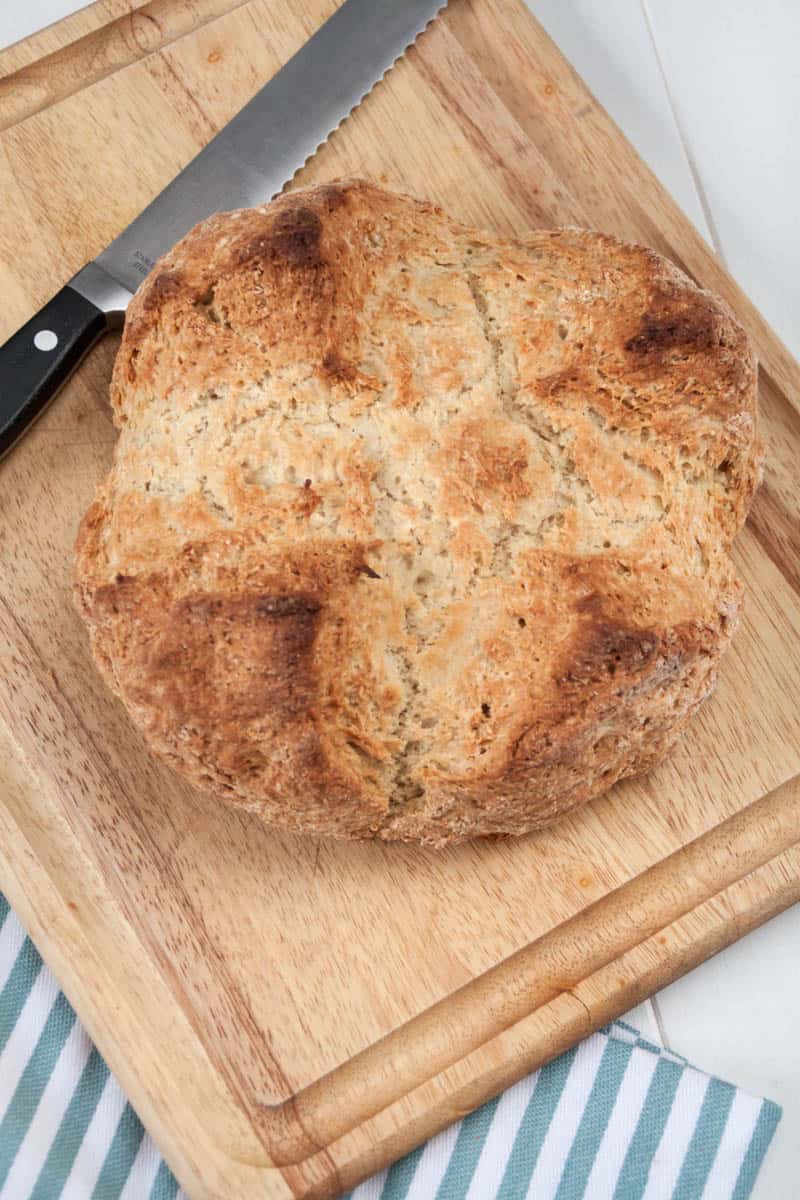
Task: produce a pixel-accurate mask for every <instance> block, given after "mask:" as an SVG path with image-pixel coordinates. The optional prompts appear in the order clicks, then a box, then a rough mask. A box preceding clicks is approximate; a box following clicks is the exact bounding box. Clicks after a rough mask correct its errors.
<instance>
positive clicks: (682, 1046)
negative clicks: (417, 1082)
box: [0, 0, 800, 1200]
mask: <svg viewBox="0 0 800 1200" xmlns="http://www.w3.org/2000/svg"><path fill="white" fill-rule="evenodd" d="M528 3H529V5H530V7H531V9H532V10H533V12H534V13H535V14H536V16H537V17H538V18H539V20H540V21H542V23H543V24H544V26H545V28H546V29H547V31H548V32H549V34H550V35H551V37H552V38H553V39H554V40H555V41H556V43H557V44H558V45H559V46H560V48H561V49H562V51H563V52H564V53H565V54H566V56H567V57H568V58H569V59H570V61H571V62H572V63H573V65H574V66H575V67H576V68H577V70H578V71H579V72H580V73H581V75H582V76H583V78H584V79H585V80H586V82H587V83H588V85H589V87H590V88H591V89H592V91H593V92H594V93H595V95H596V96H597V97H598V99H599V100H600V101H601V102H602V103H603V104H604V105H605V107H606V108H607V109H608V111H609V112H610V113H611V115H612V116H613V117H614V119H615V120H616V121H617V123H618V124H619V125H620V127H621V128H622V129H623V131H624V132H625V133H626V135H627V136H628V137H629V138H630V140H631V141H632V142H633V144H634V145H635V146H636V148H637V149H638V151H639V153H640V154H641V155H642V156H643V157H644V159H645V160H646V161H647V163H648V164H649V165H650V167H651V168H652V169H653V170H654V171H655V173H656V174H657V175H658V176H659V178H660V179H661V180H662V182H663V183H664V184H665V185H666V186H667V187H668V188H669V190H670V191H671V193H672V194H673V196H674V197H675V198H676V200H677V201H678V202H679V204H680V205H681V206H682V208H683V209H684V211H685V212H686V213H687V215H688V216H689V217H690V218H691V219H692V221H694V223H695V225H696V226H697V228H698V229H699V230H700V232H701V233H702V234H703V235H704V237H705V238H706V239H707V240H708V242H709V243H710V244H711V245H712V246H713V247H714V249H715V250H716V252H717V253H718V254H719V255H720V257H721V258H722V259H723V261H724V262H725V263H726V265H727V266H728V268H729V269H730V271H731V272H732V273H733V274H734V275H735V276H736V278H737V279H738V281H739V282H740V283H741V284H742V286H743V287H744V288H745V290H746V291H747V292H748V293H749V294H750V296H751V297H752V298H753V300H755V302H756V304H757V305H758V306H759V307H760V309H761V311H762V312H763V313H764V315H765V316H766V317H767V318H768V320H769V321H771V323H772V325H773V326H774V328H775V329H776V331H777V332H778V334H779V335H780V336H781V337H782V338H783V339H784V341H785V342H786V343H787V345H788V346H789V348H790V349H791V350H792V351H793V352H794V353H795V354H796V355H798V356H800V200H799V199H798V197H799V196H800V68H798V46H800V3H798V2H797V0H758V2H757V3H756V2H755V0H528ZM82 6H83V5H82V3H81V0H27V2H26V3H24V4H23V3H21V2H20V0H0V47H2V46H5V45H9V44H10V43H12V42H14V41H17V40H18V39H19V38H22V37H26V36H27V35H28V34H30V33H32V32H34V31H35V30H36V29H40V28H41V27H42V26H44V25H47V24H49V23H50V22H51V21H56V20H58V19H59V18H61V17H63V16H66V15H67V14H68V13H71V12H75V11H76V10H77V9H79V8H81V7H82ZM799 469H800V467H799ZM629 1019H630V1020H631V1022H632V1023H634V1024H636V1025H637V1026H638V1027H639V1028H640V1029H642V1031H643V1032H648V1033H649V1035H650V1036H651V1037H653V1038H654V1039H656V1040H658V1041H660V1042H662V1043H664V1044H665V1045H668V1046H670V1047H672V1048H673V1049H675V1050H677V1051H678V1052H679V1053H681V1054H684V1055H686V1057H687V1058H689V1059H690V1060H691V1061H692V1062H694V1063H696V1064H697V1066H699V1067H701V1068H703V1069H705V1070H707V1071H710V1072H712V1073H714V1074H717V1075H719V1076H721V1077H722V1078H724V1079H729V1080H730V1081H731V1082H733V1083H736V1084H739V1085H741V1086H742V1087H745V1088H747V1089H749V1090H751V1091H753V1092H755V1093H758V1094H760V1095H764V1096H768V1097H770V1099H773V1100H777V1101H778V1102H779V1103H780V1104H782V1105H783V1106H784V1118H783V1121H782V1122H781V1125H780V1126H779V1129H778V1133H777V1135H776V1139H775V1142H774V1143H773V1146H772V1148H771V1150H770V1152H769V1154H768V1155H767V1159H766V1162H765V1164H764V1167H763V1169H762V1172H761V1175H760V1177H759V1180H758V1184H757V1186H756V1189H755V1191H754V1193H753V1196H754V1200H793V1198H794V1197H796V1196H797V1195H798V1194H800V1028H799V1026H800V905H799V906H797V907H796V908H794V909H791V910H790V911H788V912H786V913H784V914H782V915H781V916H780V917H777V918H776V919H775V920H773V921H771V922H769V924H768V925H766V926H763V927H762V928H761V929H759V930H756V932H755V933H751V934H749V935H748V936H747V937H746V938H743V939H742V940H741V941H740V942H738V943H737V944H736V945H735V946H732V947H730V948H729V949H728V950H726V951H724V952H723V953H722V954H719V955H717V957H716V958H714V959H712V960H710V961H709V962H707V963H704V964H703V966H701V967H698V968H697V969H696V970H695V971H692V972H691V974H690V975H687V976H686V977H685V978H684V979H681V980H679V981H678V982H677V983H674V984H673V985H672V986H671V987H668V988H666V989H665V990H664V991H663V992H661V993H659V995H658V996H657V997H655V998H654V999H653V1000H652V1001H649V1002H648V1003H647V1004H645V1005H641V1006H640V1007H639V1008H638V1009H636V1010H635V1012H634V1013H632V1014H631V1015H630V1017H629Z"/></svg>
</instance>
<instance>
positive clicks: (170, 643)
mask: <svg viewBox="0 0 800 1200" xmlns="http://www.w3.org/2000/svg"><path fill="white" fill-rule="evenodd" d="M112 405H113V409H114V414H115V420H116V422H117V424H118V425H119V427H120V430H121V432H120V438H119V442H118V445H117V449H116V454H115V462H114V466H113V469H112V471H111V473H110V475H109V477H108V479H107V480H106V482H105V483H104V484H103V486H102V487H101V488H100V491H99V493H98V496H97V498H96V500H95V502H94V504H93V505H92V506H91V507H90V509H89V511H88V512H87V514H86V517H85V518H84V522H83V524H82V527H81V531H80V533H79V537H78V545H77V562H76V596H77V599H78V603H79V606H80V608H81V611H82V613H83V615H84V617H85V619H86V622H87V625H88V627H89V630H90V634H91V637H92V644H93V649H94V653H95V656H96V658H97V660H98V663H99V665H100V667H101V669H102V670H103V672H104V674H105V676H106V678H107V679H108V681H109V683H110V685H111V686H112V688H113V689H114V690H115V692H116V693H117V694H118V695H119V696H120V698H121V699H122V700H123V702H124V703H125V705H126V706H127V708H128V709H129V711H130V712H131V714H132V716H133V719H134V720H135V721H136V723H137V724H138V725H139V726H140V727H141V728H142V729H143V731H144V733H145V736H146V737H147V738H148V741H149V742H150V744H151V745H152V746H153V747H154V748H155V749H156V750H157V751H158V752H159V753H161V754H162V755H164V756H165V757H166V758H167V759H168V760H169V761H170V762H172V763H173V764H174V765H175V767H176V768H177V769H179V770H180V771H182V772H183V774H185V775H186V776H187V777H188V778H189V779H190V780H191V781H192V782H193V783H195V784H197V785H198V786H202V787H208V788H211V789H212V790H215V791H216V792H218V793H219V794H220V795H221V796H223V797H224V798H225V799H228V800H231V801H232V802H234V803H237V804H242V805H245V806H247V807H249V808H251V809H254V810H255V811H257V812H259V813H260V814H261V815H262V816H263V817H264V819H265V820H267V821H269V822H272V823H275V824H281V825H285V826H288V827H291V828H294V829H304V830H309V831H311V832H316V833H326V834H335V835H338V836H366V835H375V836H380V837H387V838H392V837H402V838H408V839H412V840H421V841H427V842H432V843H437V844H441V843H444V842H446V841H451V840H455V839H460V838H465V837H470V836H475V835H477V834H484V833H521V832H524V831H526V830H528V829H532V828H536V827H538V826H540V825H542V824H544V823H546V822H547V821H550V820H552V819H554V818H555V817H557V816H558V815H559V814H560V813H562V812H565V811H567V810H568V809H569V808H571V807H573V806H574V805H576V804H580V803H582V802H584V801H585V800H587V799H589V798H591V797H592V796H595V795H598V794H599V793H601V792H603V791H605V790H606V789H607V788H608V787H610V786H611V785H612V784H613V783H614V782H615V781H616V780H617V779H618V778H620V777H622V776H624V775H631V774H634V773H636V772H638V771H641V770H644V769H646V768H647V767H649V766H650V765H652V764H653V763H654V762H657V761H658V760H659V759H660V758H661V757H663V755H664V754H665V753H666V751H667V750H668V749H669V747H670V746H671V745H672V743H673V742H674V740H675V738H676V737H677V736H678V734H679V733H680V731H681V729H682V728H683V727H684V725H685V723H686V721H687V719H688V717H689V715H690V714H691V712H692V711H693V710H694V709H695V708H696V707H697V705H698V704H699V703H700V702H701V701H702V699H703V698H704V697H705V696H706V695H707V694H708V692H709V691H710V689H711V688H712V686H713V683H714V680H715V675H716V669H717V664H718V661H719V657H720V654H721V653H722V650H723V649H724V647H725V645H726V644H727V641H728V639H729V637H730V635H731V632H732V630H733V628H734V626H735V623H736V617H737V613H738V608H739V586H738V584H737V582H736V580H735V577H734V574H733V571H732V568H731V565H730V561H729V558H728V553H727V552H728V548H729V545H730V542H731V540H732V539H733V537H734V536H735V534H736V533H737V531H738V529H739V528H740V527H741V525H742V523H743V521H744V518H745V516H746V513H747V509H748V506H749V503H750V500H751V498H752V494H753V491H754V489H755V486H756V483H757V475H758V462H759V446H758V438H757V432H756V389H755V364H754V361H753V356H752V353H751V351H750V349H749V347H748V344H747V341H746V338H745V335H744V333H743V331H742V330H741V328H740V326H739V325H738V324H737V323H736V321H735V320H734V318H733V317H732V315H731V314H730V313H729V312H728V311H727V309H726V308H725V307H724V306H723V305H722V303H721V302H720V301H718V300H716V299H715V298H713V297H712V296H710V295H709V294H708V293H706V292H703V291H701V290H699V289H698V288H696V287H695V286H694V285H693V284H692V283H691V282H690V281H689V280H688V279H686V278H685V276H683V275H682V274H681V273H680V272H679V271H677V269H676V268H674V267H673V266H671V265H670V264H669V263H667V262H666V261H665V260H664V259H662V258H660V257H659V256H658V255H656V254H654V253H653V252H652V251H650V250H646V249H644V248H643V247H640V246H629V245H625V244H623V243H620V242H618V241H616V240H614V239H612V238H609V237H605V236H603V235H600V234H595V233H588V232H586V231H582V230H555V231H547V232H539V233H534V234H531V235H530V236H529V237H527V238H525V239H524V240H522V241H502V240H499V239H494V238H491V237H489V236H487V235H484V234H481V233H478V232H476V231H474V230H470V229H466V228H464V227H462V226H459V225H457V224H456V223H455V222H453V221H451V220H450V219H449V218H448V217H447V216H446V215H445V214H443V213H442V212H441V211H440V210H438V209H436V208H434V207H433V206H431V205H429V204H424V203H420V202H418V201H414V200H411V199H409V198H407V197H403V196H396V195H393V194H391V193H388V192H385V191H383V190H381V189H380V188H377V187H374V186H373V185H371V184H368V183H363V182H340V183H335V184H328V185H326V186H324V187H320V188H315V189H311V190H307V191H304V192H295V193H291V194H289V195H287V196H285V197H282V198H280V199H279V200H277V201H275V202H273V203H272V204H270V205H268V206H266V207H264V208H261V209H255V210H248V211H242V212H239V213H232V214H226V215H220V216H216V217H212V218H210V219H209V220H208V221H206V222H204V223H203V224H202V225H200V226H198V227H197V229H195V230H194V231H193V232H192V233H190V234H189V235H188V236H187V237H186V238H185V239H184V240H183V241H182V242H180V243H179V244H178V245H177V246H176V247H175V249H174V250H173V251H172V252H171V253H170V254H169V255H167V256H166V258H164V259H163V260H162V261H161V262H160V263H159V264H157V266H156V268H155V269H154V271H153V272H152V273H151V275H150V277H149V278H148V280H147V281H146V282H145V283H144V284H143V286H142V288H141V289H140V291H139V292H138V294H137V296H136V297H135V298H134V301H133V303H132V305H131V309H130V312H129V316H128V321H127V324H126V328H125V334H124V337H123V341H122V346H121V348H120V352H119V355H118V358H117V363H116V367H115V371H114V379H113V384H112Z"/></svg>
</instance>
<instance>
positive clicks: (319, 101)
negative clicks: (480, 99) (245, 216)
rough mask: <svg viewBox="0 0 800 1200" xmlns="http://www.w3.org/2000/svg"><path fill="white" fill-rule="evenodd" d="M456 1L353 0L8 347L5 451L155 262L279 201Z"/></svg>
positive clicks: (2, 384)
mask: <svg viewBox="0 0 800 1200" xmlns="http://www.w3.org/2000/svg"><path fill="white" fill-rule="evenodd" d="M446 3H447V0H344V3H343V4H341V5H340V7H339V8H337V9H336V11H335V12H334V13H333V15H332V16H331V17H330V18H329V19H328V20H327V21H326V22H325V24H324V25H322V26H321V27H320V28H319V29H318V30H317V32H316V33H315V34H314V35H313V36H312V37H311V38H310V39H309V40H308V41H307V42H306V43H305V44H304V45H303V46H302V47H301V48H300V50H298V51H297V53H296V54H295V55H294V57H293V58H291V59H289V61H288V62H287V63H286V64H285V65H284V66H283V67H282V68H281V69H280V70H279V71H278V72H277V74H276V75H274V76H273V77H272V79H271V80H270V81H269V82H268V83H267V84H266V85H265V86H264V87H263V88H261V90H260V91H259V92H257V94H256V95H255V96H254V97H253V99H252V100H250V101H249V102H248V103H247V104H246V105H245V106H244V108H243V109H241V111H240V112H239V113H238V114H237V115H236V116H235V117H234V118H233V119H232V120H231V121H230V122H229V123H228V124H227V125H226V126H225V127H224V128H223V129H221V130H220V132H219V133H218V134H217V135H216V136H215V137H214V138H213V139H212V140H211V141H210V142H209V143H208V144H207V145H206V146H205V147H204V148H203V149H202V150H201V151H200V152H199V154H197V155H196V157H195V158H193V159H192V160H191V162H190V163H189V164H188V165H187V166H186V167H185V168H184V170H183V171H181V172H180V174H179V175H177V176H176V177H175V179H173V180H172V182H171V183H169V184H168V185H167V186H166V187H165V188H164V190H163V191H162V192H161V193H160V194H159V195H158V196H156V198H155V199H154V200H153V201H152V202H151V203H150V204H149V205H148V206H147V208H145V209H144V211H143V212H142V213H141V214H140V215H139V216H138V217H136V218H135V220H133V221H132V222H131V224H130V225H129V226H128V227H127V229H124V230H123V231H122V233H120V234H119V236H118V237H116V238H114V240H113V242H111V243H110V245H108V246H107V247H106V249H105V250H103V251H102V252H101V253H100V254H99V255H98V256H97V258H96V259H94V261H93V262H91V263H88V264H87V265H86V266H85V267H83V268H82V270H80V271H79V272H78V273H77V274H76V275H74V276H73V277H72V279H70V280H69V282H68V283H67V284H66V285H65V286H64V287H63V288H62V289H61V291H60V292H59V293H58V294H57V295H56V296H54V297H53V299H52V300H51V301H49V302H48V303H47V304H45V306H44V307H43V308H42V309H41V310H40V311H39V312H38V313H37V314H36V315H35V316H34V317H32V318H31V320H30V321H28V322H27V323H26V324H25V325H24V326H23V327H22V328H21V329H20V330H18V332H17V333H15V334H13V335H12V337H11V338H10V339H9V340H8V341H7V342H6V343H5V345H4V346H3V347H2V348H0V456H2V455H3V454H4V453H6V452H7V451H8V450H9V449H10V448H11V446H12V445H14V443H15V442H16V441H17V440H18V439H19V438H20V437H21V436H22V434H23V433H24V432H25V431H26V430H27V429H28V427H29V426H30V425H31V423H32V422H33V421H34V420H35V419H36V417H37V416H39V414H40V413H41V412H42V411H43V410H44V408H45V407H46V406H47V404H48V403H49V402H50V401H51V400H52V399H53V397H54V395H55V394H56V392H57V391H58V389H59V388H60V387H61V385H62V384H63V383H64V382H65V381H66V379H67V378H68V377H69V375H70V374H71V373H72V371H73V370H74V369H75V367H76V366H77V364H78V363H79V362H80V360H81V358H82V357H83V356H84V354H85V353H86V352H87V350H88V349H89V348H90V347H91V346H92V345H93V344H94V343H95V341H96V340H97V339H98V338H99V337H100V336H101V335H102V334H103V333H104V332H105V331H106V330H107V329H109V328H113V327H115V326H118V325H119V324H120V323H121V321H122V319H123V317H124V312H125V309H126V307H127V304H128V301H129V300H130V298H131V296H132V294H133V292H135V290H136V288H137V287H138V286H139V284H140V283H141V281H142V279H143V278H144V277H145V276H146V275H147V274H148V272H149V271H150V269H151V267H152V266H153V263H154V262H155V261H156V259H158V258H159V257H160V256H161V255H162V254H163V253H164V252H165V251H166V250H168V249H169V248H170V247H171V246H172V245H173V244H174V243H175V242H176V241H177V240H178V239H179V238H180V237H182V236H183V235H184V234H185V233H186V232H187V231H188V230H189V229H191V228H192V226H193V225H195V224H197V222H198V221H201V220H203V218H205V217H207V216H209V215H210V214H211V213H214V212H220V211H224V210H226V209H231V208H241V207H247V206H249V205H255V204H263V203H265V202H266V201H267V200H270V199H272V197H273V196H275V195H277V194H278V192H280V191H281V190H282V188H283V187H284V186H285V185H286V184H287V183H288V182H289V181H290V180H291V179H292V177H293V176H294V175H295V173H296V172H297V171H298V170H299V169H300V167H302V166H303V165H304V164H305V163H306V162H307V161H308V159H309V158H310V157H311V156H312V155H313V154H314V153H315V152H316V150H317V149H318V148H319V147H320V145H322V143H323V142H325V141H326V139H327V138H328V137H329V136H330V134H331V133H332V132H333V130H335V129H336V128H337V127H338V126H339V125H340V124H341V122H342V121H343V120H344V119H345V118H346V117H347V116H348V115H349V114H350V113H351V112H352V111H353V109H354V108H356V107H357V106H358V105H359V104H360V103H361V101H362V100H363V99H364V97H365V96H366V95H367V94H368V93H369V92H370V91H371V90H372V88H373V87H374V86H375V84H376V83H377V82H378V81H379V80H380V79H382V78H383V76H384V75H385V74H386V72H387V71H388V70H389V69H390V68H391V67H392V66H393V65H394V64H395V62H397V60H398V58H400V57H401V56H402V55H403V54H404V52H405V51H406V50H407V49H408V47H409V46H410V45H412V44H413V42H414V41H415V40H416V38H417V37H418V36H419V34H420V33H421V32H422V31H423V30H424V29H425V28H426V26H427V25H428V24H429V23H430V22H431V21H432V20H433V18H434V17H435V16H436V15H437V14H438V13H439V12H440V11H441V10H442V9H443V8H444V7H445V6H446Z"/></svg>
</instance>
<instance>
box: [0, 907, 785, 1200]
mask: <svg viewBox="0 0 800 1200" xmlns="http://www.w3.org/2000/svg"><path fill="white" fill-rule="evenodd" d="M779 1119H780V1109H779V1108H778V1106H777V1105H775V1104H773V1103H771V1101H769V1100H760V1099H757V1098H755V1097H753V1096H749V1095H747V1094H746V1093H745V1092H742V1091H739V1090H738V1089H737V1088H735V1087H733V1086H732V1085H731V1084H729V1083H723V1082H722V1081H721V1080H719V1079H714V1078H712V1077H711V1076H708V1075H704V1074H703V1073H702V1072H701V1071H698V1070H696V1069H695V1068H694V1067H691V1066H689V1064H688V1063H687V1062H686V1060H685V1059H683V1058H679V1057H678V1056H677V1055H675V1054H672V1053H671V1052H669V1051H666V1050H663V1049H662V1048H661V1047H659V1046H654V1045H653V1044H651V1043H649V1042H646V1041H644V1040H643V1039H642V1038H640V1037H639V1036H638V1034H637V1033H636V1031H635V1030H633V1029H631V1028H630V1026H628V1025H625V1024H623V1023H621V1022H617V1023H616V1024H615V1025H612V1026H610V1027H609V1028H607V1029H605V1030H603V1031H602V1032H601V1033H597V1034H595V1035H594V1036H593V1037H590V1038H588V1039H587V1040H586V1041H585V1042H582V1043H581V1044H580V1045H579V1046H577V1047H576V1048H575V1049H574V1050H570V1051H569V1052H568V1053H567V1054H563V1055H562V1056H561V1057H560V1058H558V1059H556V1060H555V1061H554V1062H552V1063H550V1064H549V1065H548V1066H546V1067H543V1068H542V1069H541V1070H540V1071H537V1072H536V1073H535V1074H533V1075H531V1076H529V1077H528V1078H526V1079H523V1080H522V1081H521V1082H520V1083H518V1084H516V1085H515V1086H514V1087H512V1088H510V1089H509V1091H507V1092H504V1093H503V1095H502V1096H500V1097H499V1098H498V1099H496V1100H492V1101H491V1102H490V1103H488V1104H485V1105H484V1106H483V1108H480V1109H478V1110H477V1112H474V1113H472V1114H471V1116H469V1117H466V1118H465V1119H464V1120H463V1121H461V1122H460V1123H459V1124H458V1125H455V1126H453V1127H452V1128H451V1129H447V1130H445V1131H444V1132H443V1133H441V1134H439V1136H438V1137H435V1138H433V1139H432V1140H431V1141H430V1142H428V1143H427V1144H426V1145H425V1146H422V1147H420V1149H418V1150H415V1151H414V1152H413V1153H412V1154H409V1155H407V1156H406V1158H404V1159H402V1160H401V1161H400V1162H398V1163H395V1165H394V1166H393V1167H392V1168H391V1169H390V1170H388V1171H384V1172H382V1173H381V1174H380V1175H378V1176H376V1177H375V1178H374V1179H370V1180H369V1181H367V1182H366V1183H363V1184H361V1186H360V1187H357V1188H356V1189H355V1191H354V1192H352V1193H351V1198H352V1200H581V1198H583V1200H747V1197H748V1196H749V1195H750V1192H751V1189H752V1187H753V1183H754V1181H755V1178H756V1175H757V1173H758V1169H759V1167H760V1165H761V1162H762V1159H763V1157H764V1154H765V1152H766V1150H767V1147H768V1146H769V1143H770V1140H771V1138H772V1135H773V1133H774V1131H775V1127H776V1125H777V1123H778V1121H779ZM0 1200H186V1198H185V1197H184V1196H183V1193H182V1192H180V1191H179V1189H178V1185H177V1183H176V1181H175V1179H174V1177H173V1176H172V1174H171V1173H170V1171H169V1169H168V1168H167V1166H166V1164H165V1163H164V1162H163V1161H162V1160H161V1158H160V1156H159V1154H158V1151H157V1150H156V1148H155V1146H154V1144H153V1142H152V1141H151V1140H150V1138H149V1137H148V1135H147V1134H146V1133H145V1131H144V1129H143V1128H142V1125H141V1122H140V1121H139V1119H138V1117H137V1116H136V1114H135V1113H134V1111H133V1109H132V1108H131V1106H130V1105H129V1104H128V1103H127V1102H126V1100H125V1097H124V1096H123V1094H122V1092H121V1091H120V1088H119V1086H118V1085H117V1082H116V1080H115V1079H114V1078H113V1076H112V1075H111V1074H110V1072H109V1070H108V1068H107V1067H106V1065H105V1063H104V1062H103V1060H102V1059H101V1057H100V1055H99V1054H98V1052H97V1050H96V1049H95V1048H94V1047H93V1046H92V1044H91V1042H90V1041H89V1039H88V1037H87V1036H86V1033H85V1032H84V1031H83V1029H82V1028H81V1026H80V1023H79V1022H78V1021H77V1020H76V1018H75V1014H74V1012H73V1011H72V1009H71V1008H70V1006H69V1004H68V1003H67V1001H66V999H65V998H64V996H63V995H62V994H61V993H60V992H59V990H58V986H57V984H56V982H55V980H54V979H53V977H52V975H51V974H50V972H49V971H48V970H47V968H46V967H44V966H43V965H42V961H41V959H40V957H39V955H38V954H37V952H36V950H35V948H34V946H33V944H32V943H31V941H30V939H29V938H27V937H26V936H25V933H24V931H23V929H22V927H21V926H20V924H19V922H18V921H17V919H16V917H15V916H14V914H13V913H12V912H10V911H9V907H8V904H7V903H6V901H5V900H4V898H3V897H2V895H0ZM232 1200H251V1198H250V1197H235V1198H232ZM253 1200H259V1198H258V1197H253Z"/></svg>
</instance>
